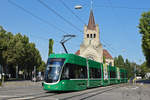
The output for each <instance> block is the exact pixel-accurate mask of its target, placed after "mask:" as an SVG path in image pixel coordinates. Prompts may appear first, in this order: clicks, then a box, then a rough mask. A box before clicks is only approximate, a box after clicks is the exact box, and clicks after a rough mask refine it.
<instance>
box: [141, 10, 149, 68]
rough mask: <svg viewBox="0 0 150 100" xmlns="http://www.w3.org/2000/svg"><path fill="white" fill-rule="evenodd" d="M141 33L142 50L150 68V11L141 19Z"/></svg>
mask: <svg viewBox="0 0 150 100" xmlns="http://www.w3.org/2000/svg"><path fill="white" fill-rule="evenodd" d="M138 27H139V32H140V34H142V49H143V53H144V55H145V58H146V63H147V66H148V67H149V68H150V11H149V12H144V13H143V14H142V16H141V18H140V23H139V26H138Z"/></svg>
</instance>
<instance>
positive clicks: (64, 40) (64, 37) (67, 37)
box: [60, 35, 75, 53]
mask: <svg viewBox="0 0 150 100" xmlns="http://www.w3.org/2000/svg"><path fill="white" fill-rule="evenodd" d="M73 37H75V35H64V36H63V39H62V40H61V41H60V43H61V45H62V46H63V48H64V50H65V52H66V53H68V51H67V49H66V47H65V45H64V43H65V42H67V41H68V40H70V39H71V38H73Z"/></svg>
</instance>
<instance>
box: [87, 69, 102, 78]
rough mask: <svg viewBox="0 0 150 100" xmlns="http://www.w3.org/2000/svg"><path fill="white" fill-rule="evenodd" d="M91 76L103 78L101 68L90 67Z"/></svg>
mask: <svg viewBox="0 0 150 100" xmlns="http://www.w3.org/2000/svg"><path fill="white" fill-rule="evenodd" d="M90 78H101V69H99V68H90Z"/></svg>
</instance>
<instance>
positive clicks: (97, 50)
mask: <svg viewBox="0 0 150 100" xmlns="http://www.w3.org/2000/svg"><path fill="white" fill-rule="evenodd" d="M99 36H100V29H99V26H98V24H95V19H94V14H93V10H92V9H91V10H90V16H89V22H88V25H85V26H84V38H83V42H82V43H81V45H80V50H78V51H77V52H76V55H79V56H82V57H85V58H88V59H92V60H95V61H97V62H101V63H103V56H105V62H106V64H111V65H114V60H113V58H112V56H111V55H110V54H109V53H108V51H107V50H105V49H104V50H103V47H102V44H101V42H100V38H99Z"/></svg>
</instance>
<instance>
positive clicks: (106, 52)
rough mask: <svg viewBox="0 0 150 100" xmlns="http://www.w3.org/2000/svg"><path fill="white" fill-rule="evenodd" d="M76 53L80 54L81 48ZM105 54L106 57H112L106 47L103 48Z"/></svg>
mask: <svg viewBox="0 0 150 100" xmlns="http://www.w3.org/2000/svg"><path fill="white" fill-rule="evenodd" d="M75 54H76V55H80V50H78V51H77V52H76V53H75ZM103 56H104V57H105V58H106V59H112V56H111V55H110V54H109V52H108V51H107V50H106V49H103Z"/></svg>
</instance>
